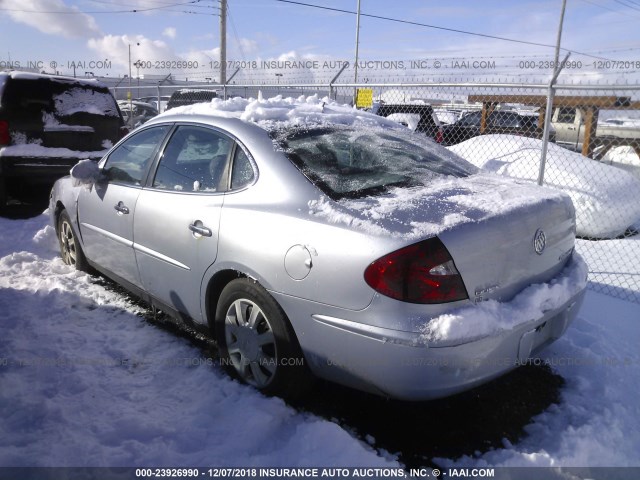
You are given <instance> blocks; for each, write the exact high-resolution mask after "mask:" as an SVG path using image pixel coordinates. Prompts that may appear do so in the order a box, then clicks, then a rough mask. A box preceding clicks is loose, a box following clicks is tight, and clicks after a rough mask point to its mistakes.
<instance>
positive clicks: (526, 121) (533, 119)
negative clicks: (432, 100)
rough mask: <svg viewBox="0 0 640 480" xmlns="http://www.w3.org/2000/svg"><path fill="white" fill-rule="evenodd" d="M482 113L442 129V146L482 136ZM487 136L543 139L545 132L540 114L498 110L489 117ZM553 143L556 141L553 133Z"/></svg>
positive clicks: (467, 115)
mask: <svg viewBox="0 0 640 480" xmlns="http://www.w3.org/2000/svg"><path fill="white" fill-rule="evenodd" d="M481 117H482V112H481V111H479V110H478V111H475V112H471V113H467V114H466V115H464V116H463V117H462V118H460V119H459V120H458V121H457V122H456V123H452V124H450V125H444V126H443V128H442V144H443V145H455V144H456V143H460V142H464V141H465V140H469V139H470V138H472V137H477V136H478V135H480V120H481ZM483 133H484V134H485V135H486V134H491V133H504V134H510V135H519V136H524V137H533V138H542V133H543V130H542V128H541V127H539V126H538V114H537V113H531V114H525V113H520V112H514V111H508V110H496V111H493V112H491V113H490V114H489V115H488V116H487V126H486V128H485V131H484V132H483ZM551 137H552V138H551V141H552V142H553V141H555V138H554V133H553V132H552V133H551Z"/></svg>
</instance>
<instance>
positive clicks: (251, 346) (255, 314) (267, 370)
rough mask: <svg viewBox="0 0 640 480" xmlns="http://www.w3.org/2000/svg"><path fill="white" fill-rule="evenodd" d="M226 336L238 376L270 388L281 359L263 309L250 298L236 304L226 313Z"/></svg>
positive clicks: (253, 383)
mask: <svg viewBox="0 0 640 480" xmlns="http://www.w3.org/2000/svg"><path fill="white" fill-rule="evenodd" d="M224 334H225V340H226V344H227V350H228V351H229V358H230V359H231V363H232V364H233V367H234V368H235V370H236V371H237V372H238V375H240V377H241V378H242V379H243V380H244V381H245V382H247V383H249V384H251V385H255V386H257V387H266V386H267V385H269V383H271V380H273V376H274V375H275V373H276V368H277V366H278V362H277V359H278V357H277V350H276V342H275V337H274V335H273V330H272V328H271V325H270V324H269V320H268V319H267V317H266V316H265V314H264V312H263V311H262V310H261V309H260V307H259V306H258V305H257V304H255V303H254V302H252V301H251V300H247V299H238V300H236V301H234V302H233V303H232V304H231V305H230V306H229V309H228V310H227V315H226V318H225V328H224Z"/></svg>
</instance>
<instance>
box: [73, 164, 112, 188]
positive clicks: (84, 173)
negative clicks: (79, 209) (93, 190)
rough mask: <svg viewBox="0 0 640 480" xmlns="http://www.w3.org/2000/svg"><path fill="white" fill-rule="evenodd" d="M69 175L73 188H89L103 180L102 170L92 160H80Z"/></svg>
mask: <svg viewBox="0 0 640 480" xmlns="http://www.w3.org/2000/svg"><path fill="white" fill-rule="evenodd" d="M70 173H71V181H72V183H73V186H74V187H81V186H91V185H93V184H95V183H98V182H99V181H100V180H102V179H103V178H104V175H103V174H102V170H101V169H100V168H99V167H98V164H97V163H96V162H94V161H93V160H80V161H79V162H78V163H76V164H75V165H74V167H73V168H72V169H71V172H70Z"/></svg>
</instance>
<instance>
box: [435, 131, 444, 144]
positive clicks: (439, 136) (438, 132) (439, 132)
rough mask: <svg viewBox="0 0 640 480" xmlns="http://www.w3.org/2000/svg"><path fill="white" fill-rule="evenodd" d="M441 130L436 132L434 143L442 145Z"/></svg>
mask: <svg viewBox="0 0 640 480" xmlns="http://www.w3.org/2000/svg"><path fill="white" fill-rule="evenodd" d="M442 140H443V138H442V130H440V129H438V131H437V132H436V137H435V141H436V143H442Z"/></svg>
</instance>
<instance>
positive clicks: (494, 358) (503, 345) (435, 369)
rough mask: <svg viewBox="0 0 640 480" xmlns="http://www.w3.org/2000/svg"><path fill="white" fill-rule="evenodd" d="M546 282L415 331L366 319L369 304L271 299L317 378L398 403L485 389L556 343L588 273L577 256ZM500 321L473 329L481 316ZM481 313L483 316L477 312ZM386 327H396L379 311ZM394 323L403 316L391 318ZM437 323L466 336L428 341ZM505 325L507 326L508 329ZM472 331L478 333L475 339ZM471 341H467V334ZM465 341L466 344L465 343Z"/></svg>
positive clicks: (373, 311) (576, 306) (369, 314)
mask: <svg viewBox="0 0 640 480" xmlns="http://www.w3.org/2000/svg"><path fill="white" fill-rule="evenodd" d="M574 255H575V257H574V258H573V259H572V260H570V262H569V264H568V266H567V267H565V269H564V270H563V271H562V272H561V273H559V274H558V275H557V276H556V277H554V278H553V279H551V280H550V281H549V282H548V283H541V284H536V285H531V286H529V287H527V288H525V289H524V290H523V291H522V292H521V293H520V294H518V295H517V296H516V297H514V298H513V299H512V300H511V301H510V302H504V303H500V302H495V301H492V302H493V303H491V304H489V306H488V307H483V305H484V304H480V305H476V306H467V307H462V308H458V309H456V308H452V309H451V310H450V311H449V312H445V313H444V315H441V316H437V317H431V319H429V318H425V319H424V320H422V321H421V325H422V327H420V328H417V329H416V331H406V330H399V329H392V328H388V327H383V326H381V324H380V323H378V324H377V325H374V324H373V322H371V321H368V322H367V319H371V318H372V317H374V316H376V314H377V313H379V312H378V311H377V310H376V308H375V302H374V303H372V305H370V306H369V307H367V308H365V309H364V310H360V311H358V312H353V311H351V312H349V311H345V310H342V311H338V310H336V309H333V310H331V309H327V308H326V306H322V305H320V304H317V303H316V304H313V303H310V302H308V301H306V300H302V299H299V298H297V299H294V298H291V297H285V296H281V295H278V294H274V296H275V297H276V299H277V300H278V302H279V303H280V304H281V305H282V306H283V308H284V310H285V312H286V313H287V315H288V316H289V318H290V320H291V323H292V325H293V327H294V329H295V331H296V335H297V337H298V340H299V342H300V345H301V347H302V349H303V352H304V354H305V359H306V361H307V364H308V365H309V367H310V368H311V370H312V371H313V372H314V373H315V374H316V375H318V376H320V377H322V378H326V379H328V380H331V381H334V382H338V383H342V384H344V385H347V386H351V387H354V388H358V389H361V390H365V391H369V392H371V393H376V394H380V395H384V396H390V397H393V398H398V399H403V400H428V399H433V398H439V397H445V396H448V395H452V394H455V393H458V392H461V391H464V390H468V389H470V388H473V387H475V386H478V385H480V384H483V383H486V382H488V381H490V380H492V379H494V378H496V377H498V376H500V375H503V374H504V373H507V372H509V371H510V370H512V369H514V368H516V367H517V366H519V365H523V364H525V363H527V361H528V359H529V358H530V357H531V356H532V355H535V354H536V353H537V352H539V351H540V350H541V349H543V348H544V347H546V346H547V345H549V344H550V343H552V342H553V341H555V340H556V339H558V338H559V337H560V336H561V335H562V334H564V332H565V331H566V330H567V328H568V326H569V325H570V324H571V322H572V321H573V320H574V319H575V317H576V315H577V313H578V311H579V309H580V306H581V304H582V301H583V297H584V292H585V287H586V274H587V267H586V264H585V263H584V262H583V261H582V259H581V258H580V257H579V255H577V254H574ZM487 310H488V311H490V312H495V314H496V318H498V319H499V321H497V322H495V324H492V325H490V326H489V327H487V329H486V330H484V331H479V330H477V329H475V330H474V329H473V328H472V327H474V326H477V325H478V324H479V323H481V322H483V320H482V317H483V315H484V316H485V319H484V323H485V324H486V312H487ZM483 312H484V313H483ZM383 314H384V316H385V317H386V318H387V322H386V325H400V323H398V322H395V320H398V318H391V315H392V311H391V310H386V311H384V312H383ZM396 315H397V316H398V317H401V316H402V314H401V313H400V311H397V312H396ZM443 317H456V318H458V319H460V321H461V323H460V325H462V326H463V328H464V325H465V324H466V325H469V328H464V330H465V331H467V330H468V333H465V332H463V334H462V335H460V336H458V337H455V336H451V337H450V338H448V339H447V338H445V339H434V338H433V337H431V336H429V335H428V334H427V333H425V332H426V329H425V328H423V327H426V326H427V325H432V321H436V320H438V319H441V318H443ZM506 324H508V325H511V326H506ZM471 331H476V332H477V333H476V334H475V335H474V336H470V335H471ZM468 335H469V336H468ZM467 337H468V338H467Z"/></svg>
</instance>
